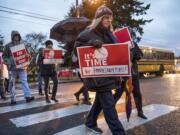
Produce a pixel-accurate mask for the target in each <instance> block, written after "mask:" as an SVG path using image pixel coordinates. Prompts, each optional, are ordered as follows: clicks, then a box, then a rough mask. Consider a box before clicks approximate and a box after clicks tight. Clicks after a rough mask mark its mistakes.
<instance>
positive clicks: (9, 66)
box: [0, 31, 58, 105]
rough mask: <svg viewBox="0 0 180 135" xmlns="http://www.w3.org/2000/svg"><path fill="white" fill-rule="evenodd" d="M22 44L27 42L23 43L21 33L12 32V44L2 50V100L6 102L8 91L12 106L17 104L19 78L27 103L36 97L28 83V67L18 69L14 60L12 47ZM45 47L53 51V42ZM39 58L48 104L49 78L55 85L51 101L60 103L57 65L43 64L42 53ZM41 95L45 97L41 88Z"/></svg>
mask: <svg viewBox="0 0 180 135" xmlns="http://www.w3.org/2000/svg"><path fill="white" fill-rule="evenodd" d="M20 44H25V42H23V40H22V39H21V35H20V33H19V32H18V31H12V33H11V42H10V43H8V44H7V45H5V47H4V49H3V50H2V58H3V64H1V74H0V78H1V80H0V83H1V87H0V95H1V98H2V99H4V100H6V96H5V93H6V91H8V92H9V93H10V96H11V105H15V104H16V94H15V93H16V92H15V82H16V78H17V76H18V77H19V81H20V83H21V87H22V90H23V93H24V98H25V100H26V102H31V101H33V100H34V96H32V94H31V90H30V88H29V84H28V81H27V66H24V67H21V68H17V66H16V63H15V61H14V58H13V53H12V50H11V47H14V46H18V45H20ZM45 45H46V48H47V49H53V48H52V46H53V42H52V41H51V40H47V41H46V42H45ZM25 47H26V45H25ZM26 51H27V54H26V55H27V56H26V57H27V58H29V59H30V57H32V56H31V55H30V53H29V52H28V48H26ZM38 56H39V57H38V59H37V65H38V68H39V73H40V76H39V78H41V79H44V84H45V87H44V92H45V97H46V102H47V103H50V102H51V101H50V100H49V87H50V86H49V85H50V84H49V78H51V79H52V81H53V83H54V85H53V89H52V97H51V100H53V101H54V102H58V100H57V99H56V92H57V85H58V80H57V73H56V70H55V64H44V63H43V59H44V57H43V53H42V51H41V52H40V53H39V55H38ZM6 76H7V77H6ZM39 82H41V83H42V80H39ZM40 85H42V84H40ZM39 94H40V95H43V92H42V88H39Z"/></svg>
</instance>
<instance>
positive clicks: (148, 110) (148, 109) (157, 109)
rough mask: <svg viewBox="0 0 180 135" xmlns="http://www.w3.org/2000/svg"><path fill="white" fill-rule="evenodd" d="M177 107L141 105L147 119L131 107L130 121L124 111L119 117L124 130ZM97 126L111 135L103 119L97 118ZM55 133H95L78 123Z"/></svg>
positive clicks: (60, 134)
mask: <svg viewBox="0 0 180 135" xmlns="http://www.w3.org/2000/svg"><path fill="white" fill-rule="evenodd" d="M177 109H178V107H174V106H169V105H163V104H152V105H147V106H145V107H143V110H144V113H145V115H146V116H147V117H148V119H147V120H144V119H141V118H139V117H137V113H136V111H135V109H133V111H132V114H131V118H130V122H127V120H126V114H125V113H119V114H118V115H119V119H120V120H121V122H122V124H123V126H124V128H125V130H128V129H132V128H134V127H136V126H139V125H142V124H144V123H147V122H149V121H151V120H154V119H156V118H158V117H160V116H163V115H165V114H168V113H170V112H172V111H175V110H177ZM98 126H99V127H100V128H102V129H103V135H112V133H111V131H110V130H109V128H108V126H107V124H106V122H105V120H104V119H100V120H98ZM55 135H95V134H93V133H92V132H90V131H88V130H87V129H86V128H85V126H84V125H80V126H77V127H74V128H70V129H67V130H64V131H62V132H59V133H56V134H55Z"/></svg>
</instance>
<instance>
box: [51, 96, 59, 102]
mask: <svg viewBox="0 0 180 135" xmlns="http://www.w3.org/2000/svg"><path fill="white" fill-rule="evenodd" d="M51 100H53V101H54V102H59V101H58V100H57V99H56V98H54V97H52V98H51Z"/></svg>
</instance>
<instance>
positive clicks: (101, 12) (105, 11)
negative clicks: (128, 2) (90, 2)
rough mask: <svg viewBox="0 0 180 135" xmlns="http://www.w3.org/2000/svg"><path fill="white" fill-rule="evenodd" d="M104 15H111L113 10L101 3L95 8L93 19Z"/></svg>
mask: <svg viewBox="0 0 180 135" xmlns="http://www.w3.org/2000/svg"><path fill="white" fill-rule="evenodd" d="M104 15H113V12H112V11H111V9H110V8H108V7H106V6H105V5H102V6H100V7H99V8H98V9H97V10H96V13H95V19H97V18H100V17H102V16H104Z"/></svg>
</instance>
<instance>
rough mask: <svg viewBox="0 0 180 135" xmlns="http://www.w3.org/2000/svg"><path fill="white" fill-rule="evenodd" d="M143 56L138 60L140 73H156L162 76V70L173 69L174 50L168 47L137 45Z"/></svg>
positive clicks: (171, 70) (172, 70)
mask: <svg viewBox="0 0 180 135" xmlns="http://www.w3.org/2000/svg"><path fill="white" fill-rule="evenodd" d="M139 47H140V49H141V50H142V52H143V55H144V56H143V58H142V59H141V60H140V61H138V69H139V73H140V75H144V74H154V73H155V74H156V75H157V76H162V75H163V73H164V72H174V71H175V57H174V52H173V51H171V50H168V49H161V48H154V47H145V46H139Z"/></svg>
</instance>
